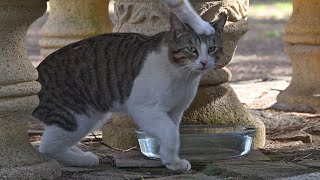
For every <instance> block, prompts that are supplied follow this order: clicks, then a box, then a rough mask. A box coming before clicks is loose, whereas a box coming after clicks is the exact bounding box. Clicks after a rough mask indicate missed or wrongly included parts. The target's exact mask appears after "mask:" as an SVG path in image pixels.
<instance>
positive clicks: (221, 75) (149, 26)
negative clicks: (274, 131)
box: [103, 0, 265, 148]
mask: <svg viewBox="0 0 320 180" xmlns="http://www.w3.org/2000/svg"><path fill="white" fill-rule="evenodd" d="M191 3H192V4H193V6H194V8H195V10H197V12H198V13H199V14H200V15H201V16H202V18H203V19H205V20H207V21H213V20H216V19H217V17H218V15H219V14H220V13H221V12H224V13H227V14H228V22H227V25H226V27H225V32H224V36H223V40H224V56H223V58H221V61H220V62H217V65H218V67H219V68H222V67H224V66H225V65H227V64H228V63H229V62H230V61H231V59H232V57H233V54H234V52H235V49H236V46H237V43H238V40H239V39H240V37H242V35H243V34H244V33H245V32H246V31H247V30H248V25H247V22H246V16H247V9H248V6H249V1H248V0H215V1H212V0H211V1H209V0H191ZM169 14H170V13H169V9H168V8H167V7H166V6H165V5H164V4H163V3H162V1H161V0H152V1H150V0H135V1H133V0H116V1H115V26H114V28H113V31H114V32H138V33H144V34H147V35H152V34H155V33H158V32H161V31H167V30H168V29H169ZM230 78H231V72H230V71H229V69H227V68H222V69H219V70H216V71H212V72H210V73H208V74H207V75H206V76H204V77H203V78H202V80H201V82H200V87H199V89H198V93H197V95H196V98H195V99H194V102H193V103H192V105H191V107H190V108H189V109H188V110H187V111H186V112H185V113H184V117H183V120H182V123H183V124H221V125H252V126H255V127H257V128H258V131H257V135H256V138H255V142H254V145H255V147H262V146H263V145H264V143H265V127H264V124H263V123H262V122H261V121H260V120H258V119H255V118H254V117H253V116H252V115H251V114H250V113H249V112H248V111H247V110H246V109H245V108H244V107H243V106H242V105H241V103H240V101H239V100H238V98H237V96H236V94H235V93H234V91H233V90H232V88H231V87H230V86H229V85H228V84H227V83H226V82H228V81H229V80H230ZM131 124H133V123H132V122H130V118H129V117H123V116H122V117H121V118H119V117H117V116H116V117H114V118H113V122H112V123H110V124H108V125H107V126H106V127H105V129H104V130H103V141H104V142H105V143H108V144H110V145H111V146H116V147H121V148H128V147H130V146H133V145H136V144H137V140H136V138H135V137H134V132H133V130H134V129H135V128H136V127H135V126H133V125H131Z"/></svg>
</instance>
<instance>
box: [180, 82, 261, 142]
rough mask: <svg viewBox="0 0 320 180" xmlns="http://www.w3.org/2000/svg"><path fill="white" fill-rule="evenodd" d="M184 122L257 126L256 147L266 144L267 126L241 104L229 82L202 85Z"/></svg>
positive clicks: (185, 114) (185, 115)
mask: <svg viewBox="0 0 320 180" xmlns="http://www.w3.org/2000/svg"><path fill="white" fill-rule="evenodd" d="M182 124H214V125H245V126H253V127H256V128H257V132H256V136H255V139H254V148H261V147H263V146H264V144H265V126H264V124H263V123H262V121H260V120H259V119H257V118H255V117H253V116H252V115H251V114H250V113H249V112H248V111H247V110H246V109H245V108H244V107H243V106H242V104H241V102H240V101H239V99H238V98H237V96H236V94H235V92H234V91H233V89H232V88H231V87H230V85H229V84H222V85H218V86H200V87H199V89H198V92H197V95H196V97H195V98H194V101H193V103H192V104H191V106H190V108H189V109H187V111H186V112H185V113H184V116H183V119H182Z"/></svg>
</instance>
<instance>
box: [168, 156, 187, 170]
mask: <svg viewBox="0 0 320 180" xmlns="http://www.w3.org/2000/svg"><path fill="white" fill-rule="evenodd" d="M166 167H167V168H168V169H171V170H173V171H189V170H190V169H191V164H190V163H189V161H187V160H185V159H181V160H179V161H177V162H175V163H172V164H170V165H166Z"/></svg>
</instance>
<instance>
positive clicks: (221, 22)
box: [211, 13, 228, 36]
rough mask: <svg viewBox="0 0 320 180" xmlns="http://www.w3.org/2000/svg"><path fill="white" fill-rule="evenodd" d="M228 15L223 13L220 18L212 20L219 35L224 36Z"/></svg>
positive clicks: (212, 24)
mask: <svg viewBox="0 0 320 180" xmlns="http://www.w3.org/2000/svg"><path fill="white" fill-rule="evenodd" d="M227 19H228V15H227V14H225V13H221V14H220V15H219V18H218V20H216V21H214V22H211V26H212V27H213V28H214V30H215V31H216V33H217V34H218V36H222V33H223V28H224V25H225V24H226V22H227Z"/></svg>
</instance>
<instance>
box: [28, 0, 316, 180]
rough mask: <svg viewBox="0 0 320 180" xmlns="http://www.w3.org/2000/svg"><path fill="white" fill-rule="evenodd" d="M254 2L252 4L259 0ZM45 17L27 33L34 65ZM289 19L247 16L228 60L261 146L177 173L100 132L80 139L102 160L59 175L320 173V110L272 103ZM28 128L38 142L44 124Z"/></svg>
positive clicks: (287, 178)
mask: <svg viewBox="0 0 320 180" xmlns="http://www.w3.org/2000/svg"><path fill="white" fill-rule="evenodd" d="M261 1H263V0H261ZM252 2H253V5H255V2H259V0H252ZM271 8H272V7H271ZM271 10H272V9H271ZM259 12H261V10H259ZM266 12H270V9H267V10H266ZM249 15H250V14H249ZM250 17H251V18H250ZM46 18H47V14H45V15H44V16H43V17H42V18H40V19H39V20H38V21H36V22H35V23H34V24H33V25H32V26H31V27H30V29H29V31H28V34H27V45H28V46H27V47H28V53H29V59H30V60H31V62H32V63H33V64H34V65H35V66H37V64H38V63H40V61H41V58H40V56H39V52H40V49H39V46H38V40H39V33H38V32H39V29H40V28H41V26H42V25H43V23H44V22H45V20H46ZM287 19H288V15H285V16H284V17H281V18H272V17H271V18H265V16H263V18H261V17H258V16H249V19H248V21H249V23H250V31H249V32H247V34H246V35H245V36H244V37H243V38H242V39H241V40H240V42H239V46H238V49H237V51H236V54H235V56H234V58H233V61H232V63H231V64H229V65H228V67H229V68H230V69H231V71H232V72H233V78H232V80H231V82H230V85H231V86H232V87H233V89H234V90H235V92H236V93H237V95H238V97H239V99H240V101H241V102H242V103H243V105H244V106H245V107H246V108H248V109H249V110H250V112H251V113H252V114H253V115H254V116H256V117H257V118H260V119H261V120H262V121H263V122H264V124H265V125H266V130H267V143H266V146H265V147H264V148H262V149H260V150H255V151H252V152H251V153H250V154H249V155H248V156H246V157H243V158H237V159H229V160H224V161H215V162H212V163H208V164H204V165H203V164H202V165H197V164H193V170H191V171H190V172H187V173H176V172H172V171H169V170H166V169H165V168H164V167H159V163H158V162H156V161H151V160H147V159H146V158H144V157H142V156H141V154H139V150H138V149H133V150H130V151H128V152H121V151H117V150H113V149H110V148H108V147H106V146H104V145H102V144H101V143H100V142H99V141H100V139H99V138H100V137H101V135H99V133H98V134H97V138H94V137H92V136H88V137H87V138H86V139H84V140H83V141H82V143H81V147H82V148H84V149H89V150H92V151H94V152H96V153H97V154H98V155H99V156H100V158H101V165H100V166H98V167H95V168H72V167H63V168H62V169H63V174H62V177H61V178H59V179H81V180H82V179H83V180H85V179H88V180H89V179H204V180H206V179H213V180H215V179H228V180H241V179H244V180H246V179H252V180H257V179H277V180H300V179H302V180H303V179H309V180H316V179H320V173H319V172H320V150H319V148H320V123H319V122H320V114H309V113H295V112H281V111H275V110H273V109H272V108H271V106H272V104H274V103H275V102H276V96H277V95H278V94H279V92H280V91H282V90H284V89H285V88H286V87H287V86H288V85H289V82H290V75H291V64H290V60H289V59H288V56H287V55H286V54H285V52H284V44H283V42H282V40H281V36H282V35H283V32H284V25H285V22H286V21H287ZM29 129H30V130H29V135H30V140H31V142H33V143H34V145H35V146H37V144H38V142H39V139H40V135H41V133H42V130H43V125H42V124H41V123H39V122H38V121H35V120H30V121H29ZM119 156H121V157H124V159H126V158H127V159H129V160H138V162H140V163H137V161H135V162H136V164H135V165H136V166H138V167H127V168H119V167H115V164H116V163H115V157H119ZM133 164H134V163H133ZM148 166H154V167H148Z"/></svg>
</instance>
